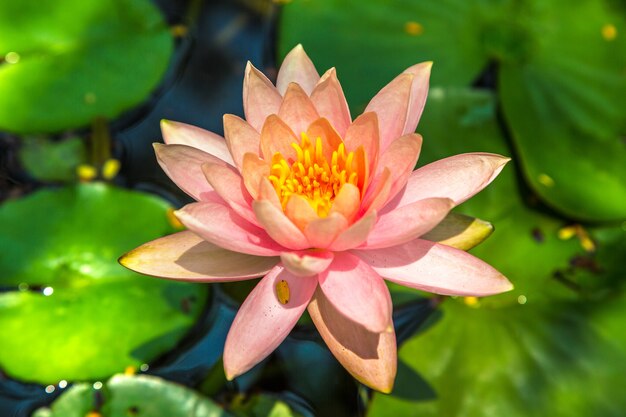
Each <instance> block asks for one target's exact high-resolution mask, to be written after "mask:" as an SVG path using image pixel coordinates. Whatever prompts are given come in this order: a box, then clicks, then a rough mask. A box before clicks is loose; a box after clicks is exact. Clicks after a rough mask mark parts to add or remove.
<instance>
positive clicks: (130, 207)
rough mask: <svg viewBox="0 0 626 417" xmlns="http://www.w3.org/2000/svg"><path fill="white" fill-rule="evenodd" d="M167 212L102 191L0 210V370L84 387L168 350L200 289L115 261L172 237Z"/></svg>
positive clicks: (42, 198) (45, 194)
mask: <svg viewBox="0 0 626 417" xmlns="http://www.w3.org/2000/svg"><path fill="white" fill-rule="evenodd" d="M167 208H168V205H167V204H166V203H165V202H163V201H161V200H159V199H157V198H155V197H151V196H147V195H144V194H139V193H134V192H129V191H125V190H121V189H118V188H114V187H110V186H107V185H104V184H83V185H79V186H75V187H68V188H62V189H58V190H44V191H39V192H37V193H35V194H33V195H30V196H28V197H25V198H23V199H20V200H17V201H12V202H7V203H5V204H4V205H2V206H0V224H2V234H0V247H2V251H1V252H0V289H2V292H0V328H2V332H0V346H2V349H0V367H1V368H2V369H3V370H4V371H5V372H6V373H7V374H9V375H10V376H12V377H15V378H18V379H23V380H27V381H36V382H41V383H56V382H58V381H60V380H89V379H95V378H103V377H107V376H109V375H112V374H113V373H115V372H119V371H122V370H124V369H125V368H126V367H128V366H131V367H136V368H137V367H140V366H141V364H143V363H146V362H148V361H150V360H152V359H154V358H156V357H157V356H158V355H160V354H162V353H164V352H165V351H167V350H169V349H171V348H172V347H173V346H175V345H176V344H177V343H178V341H179V340H180V339H181V338H182V337H183V336H184V334H185V333H186V332H187V330H188V329H189V327H190V326H191V325H192V324H193V323H194V321H195V318H196V317H197V315H198V314H199V312H200V311H201V309H202V306H203V305H204V303H205V300H206V291H207V289H206V287H205V286H199V285H193V284H187V283H178V282H173V281H165V280H158V279H154V278H148V277H144V276H140V275H138V274H135V273H133V272H130V271H128V270H126V269H125V268H123V267H121V266H120V265H119V264H118V263H117V261H116V260H117V258H118V257H119V256H120V255H121V254H123V253H124V252H126V251H128V250H130V249H133V248H134V247H135V246H138V245H139V244H141V243H144V242H146V241H148V240H151V239H154V238H156V237H158V236H161V235H163V234H166V233H168V232H172V227H171V226H170V225H169V223H168V220H167V216H166V210H167Z"/></svg>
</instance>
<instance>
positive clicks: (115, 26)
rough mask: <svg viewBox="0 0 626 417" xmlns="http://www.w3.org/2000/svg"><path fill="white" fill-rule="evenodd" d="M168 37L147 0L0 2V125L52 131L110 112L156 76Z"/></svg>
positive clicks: (140, 96) (168, 48) (141, 93)
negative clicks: (2, 58)
mask: <svg viewBox="0 0 626 417" xmlns="http://www.w3.org/2000/svg"><path fill="white" fill-rule="evenodd" d="M172 46H173V42H172V38H171V36H170V34H169V29H168V27H167V26H166V25H165V23H164V21H163V18H162V16H161V14H160V13H159V11H158V10H157V9H156V8H155V7H154V5H153V4H152V3H151V2H150V1H149V0H106V1H81V0H56V1H46V2H41V1H37V0H21V1H3V2H1V3H0V56H2V57H5V60H4V62H2V61H0V91H2V94H1V95H0V128H1V129H4V130H10V131H14V132H19V133H25V132H55V131H59V130H63V129H68V128H72V127H77V126H82V125H86V124H88V123H89V122H90V121H91V120H92V119H93V118H94V117H96V116H103V117H107V118H113V117H116V116H118V115H119V114H120V113H121V112H122V111H124V110H127V109H129V108H130V107H132V106H135V105H137V104H138V103H140V102H141V101H142V100H144V99H145V98H146V96H147V95H148V93H149V92H150V91H151V90H152V89H154V87H155V86H156V84H157V83H158V82H159V80H160V79H161V77H162V75H163V73H164V71H165V69H166V68H167V64H168V61H169V57H170V55H171V52H172Z"/></svg>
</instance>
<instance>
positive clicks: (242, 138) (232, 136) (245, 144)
mask: <svg viewBox="0 0 626 417" xmlns="http://www.w3.org/2000/svg"><path fill="white" fill-rule="evenodd" d="M223 120H224V137H225V138H226V145H227V146H228V149H229V151H230V153H231V155H232V158H233V161H234V162H235V164H236V165H237V167H238V168H239V169H241V168H242V166H243V156H244V155H245V154H246V153H248V152H250V153H253V154H257V155H258V153H259V142H260V141H261V135H260V134H259V132H257V131H256V130H255V129H254V128H253V127H252V126H250V125H249V124H248V123H247V122H246V121H245V120H243V119H241V118H240V117H237V116H235V115H233V114H225V115H224V118H223Z"/></svg>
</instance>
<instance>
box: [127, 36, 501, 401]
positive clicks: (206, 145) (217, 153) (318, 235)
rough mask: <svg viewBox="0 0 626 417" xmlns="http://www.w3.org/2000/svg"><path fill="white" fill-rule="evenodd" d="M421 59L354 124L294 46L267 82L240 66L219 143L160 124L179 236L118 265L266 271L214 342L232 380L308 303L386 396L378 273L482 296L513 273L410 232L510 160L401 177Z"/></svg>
mask: <svg viewBox="0 0 626 417" xmlns="http://www.w3.org/2000/svg"><path fill="white" fill-rule="evenodd" d="M430 69H431V63H429V62H427V63H422V64H417V65H414V66H412V67H410V68H408V69H407V70H406V71H404V72H403V73H402V74H400V75H399V76H398V77H396V78H395V79H394V80H393V81H391V82H390V83H389V84H388V85H387V86H385V87H384V88H383V89H382V90H381V91H380V92H379V93H378V94H377V95H376V96H375V97H374V98H373V99H372V100H371V101H370V103H369V104H368V106H367V107H366V108H365V111H364V113H363V114H361V115H360V116H358V117H357V118H356V119H354V120H353V119H352V118H351V116H350V111H349V109H348V105H347V103H346V100H345V97H344V94H343V91H342V88H341V86H340V84H339V81H338V80H337V76H336V72H335V69H334V68H333V69H330V70H328V71H327V72H326V73H325V74H324V75H322V76H321V77H320V76H319V74H318V72H317V71H316V69H315V66H314V65H313V63H312V62H311V60H310V59H309V57H308V56H307V55H306V53H305V52H304V50H303V48H302V46H297V47H295V48H294V49H293V50H292V51H291V52H290V53H289V54H288V55H287V56H286V58H285V60H284V62H283V64H282V66H281V68H280V71H279V73H278V77H277V82H276V86H274V85H273V84H272V83H271V82H270V81H269V80H268V79H267V78H266V77H265V76H264V75H263V74H262V73H261V72H259V71H258V70H257V69H256V68H255V67H254V66H252V65H251V64H250V63H248V65H247V67H246V70H245V78H244V86H243V106H244V112H245V117H246V119H245V120H243V119H241V118H239V117H237V116H234V115H228V114H227V115H225V116H224V133H225V141H224V138H222V137H220V136H218V135H216V134H214V133H211V132H208V131H205V130H202V129H199V128H197V127H193V126H190V125H186V124H183V123H176V122H170V121H164V122H163V123H162V130H163V136H164V138H165V143H166V144H165V145H162V144H155V150H156V154H157V158H158V161H159V163H160V165H161V167H162V168H163V170H164V171H165V172H166V173H167V175H168V176H169V177H170V178H171V179H172V180H173V181H174V182H175V183H176V184H177V185H178V186H179V187H180V188H181V189H182V190H184V191H185V192H186V193H187V194H189V195H190V196H191V197H193V198H194V199H195V200H196V201H197V202H194V203H191V204H188V205H186V206H185V207H183V208H182V209H180V210H178V211H176V216H177V217H178V218H179V219H180V221H181V222H182V223H183V224H184V225H185V226H186V228H187V230H186V231H182V232H179V233H175V234H173V235H170V236H166V237H163V238H161V239H157V240H155V241H152V242H149V243H146V244H144V245H143V246H141V247H139V248H137V249H135V250H133V251H131V252H129V253H128V254H126V255H124V256H123V257H122V258H121V260H120V262H121V263H122V264H123V265H125V266H126V267H128V268H130V269H133V270H135V271H138V272H141V273H144V274H148V275H154V276H157V277H164V278H171V279H177V280H188V281H200V282H227V281H236V280H245V279H251V278H258V277H261V276H263V278H262V279H261V280H260V282H259V283H258V284H257V285H256V287H255V288H254V289H253V290H252V292H251V293H250V294H249V296H248V297H247V299H246V300H245V302H244V303H243V304H242V306H241V308H240V309H239V312H238V313H237V316H236V318H235V320H234V322H233V324H232V326H231V328H230V331H229V333H228V336H227V339H226V345H225V348H224V369H225V372H226V376H227V377H228V378H229V379H232V378H234V377H236V376H238V375H240V374H242V373H244V372H246V371H247V370H249V369H250V368H252V367H253V366H254V365H255V364H257V363H259V362H260V361H261V360H263V359H264V358H265V357H267V356H268V355H269V354H270V353H271V352H272V351H273V350H274V349H276V347H278V345H279V344H280V343H281V342H282V341H283V339H285V337H286V336H287V335H288V333H289V332H290V331H291V329H292V328H293V327H294V325H295V324H296V322H297V321H298V319H299V318H300V316H301V315H302V314H303V312H304V310H305V309H307V307H308V311H309V313H310V315H311V317H312V319H313V322H314V324H315V325H316V327H317V328H318V330H319V332H320V334H321V335H322V337H323V339H324V340H325V341H326V343H327V344H328V346H329V348H330V349H331V351H332V352H333V354H334V355H335V357H336V358H337V359H338V360H339V362H341V363H342V365H343V366H344V367H345V368H346V369H347V370H348V371H349V372H350V373H351V374H352V375H353V376H354V377H355V378H356V379H358V380H359V381H361V382H362V383H364V384H366V385H369V386H371V387H373V388H375V389H378V390H380V391H383V392H389V391H390V390H391V388H392V386H393V381H394V377H395V373H396V341H395V334H394V328H393V323H392V320H391V313H392V303H391V298H390V295H389V291H388V289H387V286H386V285H385V281H384V280H385V279H386V280H389V281H392V282H395V283H398V284H401V285H405V286H408V287H412V288H417V289H420V290H425V291H429V292H433V293H437V294H444V295H464V296H486V295H490V294H496V293H500V292H504V291H508V290H510V289H511V288H512V285H511V283H510V282H509V281H508V280H507V279H506V278H505V277H504V276H502V274H500V273H499V272H498V271H496V270H495V269H494V268H492V267H491V266H489V265H487V264H486V263H484V262H482V261H481V260H479V259H477V258H475V257H473V256H472V255H469V254H468V253H466V252H464V251H462V250H459V249H456V248H453V247H451V246H447V245H444V244H441V243H436V242H433V241H429V240H424V239H420V236H422V235H424V234H425V233H427V232H428V231H429V230H431V229H432V228H433V227H435V226H436V225H437V224H438V223H439V222H441V221H442V219H444V217H446V215H447V214H448V212H449V211H450V209H452V208H453V207H454V206H455V205H457V204H459V203H461V202H463V201H465V200H466V199H468V198H469V197H471V196H472V195H474V194H475V193H477V192H478V191H480V190H481V189H483V188H484V187H485V186H486V185H487V184H489V183H490V182H491V181H492V180H493V179H494V178H495V177H496V176H497V175H498V173H499V172H500V171H501V169H502V168H503V166H504V164H505V163H506V162H507V161H508V158H505V157H502V156H499V155H494V154H488V153H469V154H463V155H457V156H452V157H450V158H446V159H443V160H440V161H437V162H434V163H431V164H429V165H426V166H423V167H421V168H419V169H417V170H415V171H413V169H414V167H415V165H416V162H417V159H418V156H419V153H420V147H421V145H422V137H421V136H420V135H418V134H415V133H413V132H414V131H415V129H416V126H417V123H418V120H419V118H420V115H421V113H422V109H423V108H424V104H425V101H426V96H427V92H428V79H429V76H430Z"/></svg>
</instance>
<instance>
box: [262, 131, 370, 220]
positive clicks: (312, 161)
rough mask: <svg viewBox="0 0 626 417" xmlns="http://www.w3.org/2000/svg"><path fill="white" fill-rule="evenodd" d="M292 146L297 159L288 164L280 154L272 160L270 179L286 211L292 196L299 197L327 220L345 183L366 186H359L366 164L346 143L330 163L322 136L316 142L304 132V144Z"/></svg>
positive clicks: (341, 144)
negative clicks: (361, 165)
mask: <svg viewBox="0 0 626 417" xmlns="http://www.w3.org/2000/svg"><path fill="white" fill-rule="evenodd" d="M291 147H292V148H293V149H294V150H295V152H296V156H295V160H293V161H289V162H288V161H287V160H286V159H285V157H283V155H282V154H281V153H278V152H277V153H276V154H274V155H273V157H272V167H271V169H270V175H269V176H268V179H269V180H270V182H271V183H272V185H273V186H274V188H275V189H276V194H278V198H279V199H280V201H281V204H282V206H283V208H285V207H286V205H287V202H288V201H289V197H290V196H291V195H292V194H298V195H301V196H302V197H304V198H305V199H306V200H307V201H308V202H309V204H310V205H311V207H312V208H313V209H314V210H315V212H316V213H317V215H318V216H320V217H326V216H327V215H328V212H329V211H330V209H331V207H332V204H333V201H334V200H335V197H336V196H337V194H338V193H339V191H340V190H341V187H342V186H343V185H344V184H346V183H350V184H352V185H355V186H357V187H359V186H362V185H361V184H359V172H363V171H364V170H363V167H360V166H359V165H360V164H364V163H366V161H364V160H363V158H356V157H355V154H354V152H346V149H345V146H344V144H343V143H340V144H339V145H338V146H337V149H335V150H333V152H332V154H331V158H330V163H329V161H328V159H327V158H326V156H325V155H324V144H323V142H322V139H321V138H319V137H318V138H316V140H315V141H314V143H312V142H311V140H310V139H309V137H308V136H307V135H306V134H305V133H302V140H301V142H300V144H298V143H292V144H291Z"/></svg>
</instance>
